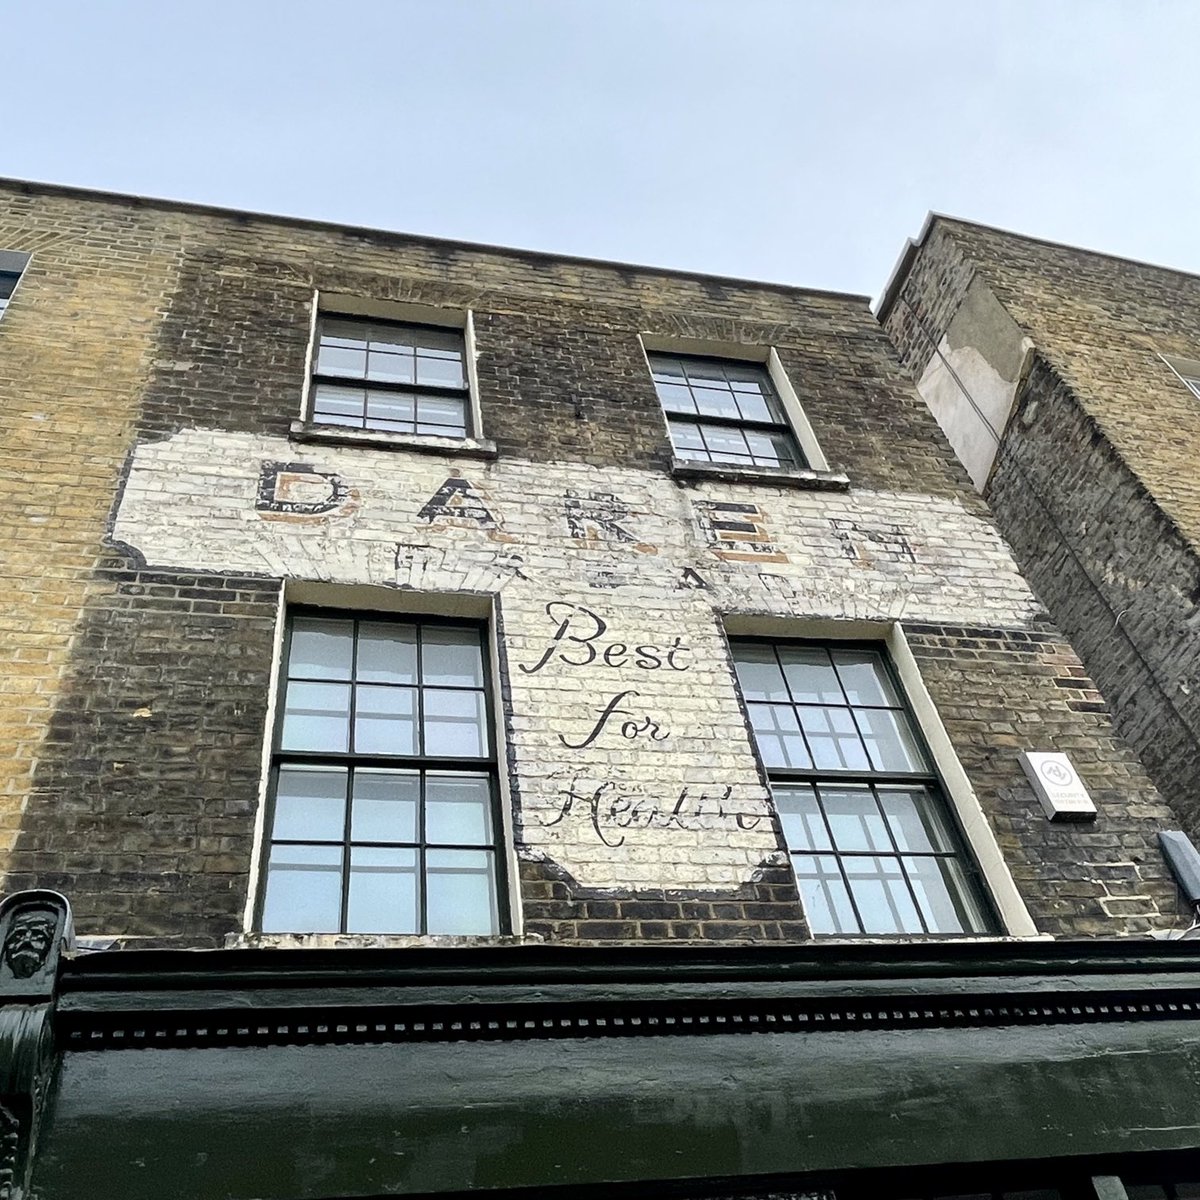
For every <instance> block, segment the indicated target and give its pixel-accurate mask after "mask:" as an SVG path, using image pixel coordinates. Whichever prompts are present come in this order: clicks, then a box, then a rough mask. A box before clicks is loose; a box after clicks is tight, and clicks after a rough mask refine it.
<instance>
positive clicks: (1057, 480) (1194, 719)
mask: <svg viewBox="0 0 1200 1200" xmlns="http://www.w3.org/2000/svg"><path fill="white" fill-rule="evenodd" d="M964 262H965V263H967V264H968V265H969V268H970V269H971V270H973V271H974V272H975V274H976V275H978V277H979V278H980V279H983V280H985V281H986V284H987V286H988V287H990V288H991V289H992V291H993V294H994V295H995V296H996V298H997V299H998V300H999V301H1000V302H1001V303H1002V304H1003V305H1004V306H1005V308H1006V309H1007V311H1008V312H1009V314H1010V315H1011V316H1012V317H1013V318H1014V319H1015V320H1016V321H1017V322H1018V324H1019V326H1020V328H1021V329H1022V330H1023V331H1024V333H1025V334H1026V335H1027V336H1028V338H1029V339H1030V340H1031V341H1032V342H1033V345H1034V346H1035V348H1036V358H1035V360H1034V364H1033V366H1032V369H1031V370H1030V373H1029V376H1028V379H1027V381H1026V382H1025V383H1024V385H1023V388H1022V391H1021V394H1020V396H1019V397H1018V402H1017V408H1016V411H1015V412H1014V414H1013V417H1012V419H1011V420H1010V421H1009V423H1008V425H1007V428H1006V430H1005V433H1004V440H1003V443H1002V446H1001V450H1000V453H999V456H998V458H997V460H996V464H995V467H994V469H993V472H992V475H991V478H990V481H989V483H988V485H987V489H986V492H985V495H986V497H987V499H988V501H989V503H990V505H991V507H992V509H993V511H994V512H995V514H996V519H997V522H998V524H999V526H1000V528H1001V530H1002V532H1003V533H1004V535H1005V537H1006V538H1007V539H1008V541H1009V542H1010V544H1011V545H1012V547H1013V549H1014V551H1015V553H1016V555H1017V559H1018V561H1019V562H1020V564H1021V566H1022V569H1023V571H1024V572H1025V574H1026V576H1027V577H1028V578H1029V580H1030V582H1031V583H1032V584H1033V585H1034V588H1035V589H1036V591H1037V593H1038V595H1039V596H1040V598H1041V599H1042V600H1043V601H1044V602H1045V603H1046V605H1047V606H1048V608H1049V610H1050V612H1051V613H1052V614H1053V615H1054V617H1055V619H1056V621H1057V622H1058V623H1059V624H1060V625H1061V627H1062V628H1063V629H1064V630H1065V632H1066V633H1067V635H1068V636H1069V637H1070V639H1071V642H1072V644H1073V645H1074V646H1075V648H1076V649H1077V650H1078V651H1079V652H1080V654H1081V655H1082V657H1083V660H1084V662H1085V663H1086V664H1087V666H1088V668H1089V670H1090V672H1091V674H1092V675H1093V676H1094V677H1095V679H1096V680H1097V682H1098V684H1099V686H1100V688H1101V690H1102V691H1103V693H1104V695H1105V696H1106V697H1107V698H1108V699H1109V701H1110V702H1111V703H1112V705H1113V709H1114V713H1115V716H1116V719H1117V723H1118V726H1119V728H1120V729H1121V731H1122V733H1123V734H1124V736H1125V737H1126V738H1127V739H1128V740H1129V742H1130V743H1131V744H1132V745H1133V746H1134V747H1135V748H1136V749H1137V751H1138V753H1139V755H1140V757H1141V758H1142V761H1143V762H1144V763H1145V764H1146V766H1147V767H1148V769H1149V770H1150V771H1151V773H1152V775H1153V777H1154V778H1155V780H1156V782H1157V784H1158V786H1159V788H1160V789H1161V791H1162V792H1163V793H1164V794H1165V795H1166V796H1167V798H1168V799H1169V800H1170V801H1171V802H1172V805H1173V806H1174V808H1175V809H1176V811H1177V813H1178V815H1179V819H1180V820H1181V821H1182V822H1184V823H1185V824H1186V826H1187V828H1188V829H1189V830H1190V832H1192V833H1193V834H1196V835H1200V801H1198V800H1197V796H1200V643H1198V642H1197V638H1196V628H1197V622H1198V621H1200V609H1198V607H1197V606H1198V604H1200V560H1198V558H1197V549H1198V547H1200V542H1198V541H1197V535H1198V534H1200V487H1198V486H1197V475H1196V472H1195V469H1194V448H1195V446H1196V445H1198V444H1200V402H1198V401H1197V400H1196V398H1195V397H1194V396H1193V395H1192V394H1191V392H1189V391H1188V389H1187V388H1186V387H1185V386H1184V385H1183V384H1182V383H1181V382H1180V381H1179V379H1178V378H1176V376H1175V375H1174V374H1173V373H1172V372H1171V371H1170V370H1169V368H1168V367H1167V366H1166V364H1165V363H1164V362H1163V361H1162V359H1161V358H1159V356H1158V353H1159V352H1161V353H1164V354H1168V355H1177V356H1181V357H1192V358H1194V357H1196V356H1197V355H1200V280H1197V279H1195V278H1194V277H1191V276H1185V275H1181V274H1179V273H1177V272H1172V271H1166V270H1163V269H1161V268H1155V267H1148V266H1143V265H1141V264H1136V263H1128V262H1123V261H1122V260H1119V259H1111V258H1107V257H1105V256H1103V255H1095V254H1089V253H1086V252H1083V251H1077V250H1073V249H1071V248H1069V247H1063V246H1052V245H1046V244H1044V243H1038V242H1032V241H1030V240H1028V239H1024V238H1019V237H1016V236H1014V235H1009V234H1003V233H1000V232H998V231H994V230H987V229H980V228H977V227H973V226H965V225H962V224H960V223H957V222H939V223H937V224H935V225H934V227H933V229H932V231H931V232H930V235H929V237H928V238H927V240H926V243H925V245H924V246H923V248H922V249H921V250H920V252H919V254H918V256H917V258H916V259H915V260H914V262H913V265H912V269H911V271H910V272H909V274H908V275H907V276H906V277H905V279H904V280H903V283H902V286H901V287H900V289H899V299H898V301H897V302H896V303H895V304H894V305H893V307H892V309H891V311H890V313H889V314H888V315H887V317H886V327H887V330H888V332H889V334H890V335H891V336H892V337H893V339H894V340H895V342H896V344H897V347H898V348H899V349H900V351H901V353H902V356H903V358H904V361H905V364H906V366H908V367H910V369H911V370H912V371H913V372H914V374H915V375H916V377H917V378H922V377H924V378H928V377H929V373H928V372H927V370H926V368H927V365H928V363H929V358H930V354H931V352H932V351H931V346H932V345H933V344H935V343H936V342H937V341H938V340H940V339H945V338H946V334H947V330H949V329H950V328H951V326H952V322H953V318H954V315H955V312H956V307H955V303H956V297H958V298H959V299H961V296H960V295H959V293H958V291H957V290H956V288H955V286H954V285H953V284H952V283H951V282H949V280H950V279H951V277H952V276H953V277H954V278H959V277H961V274H962V272H963V270H964V267H963V264H964ZM943 293H944V295H943ZM947 301H949V302H947ZM913 310H920V311H922V312H924V313H926V314H930V315H929V321H930V323H929V324H927V325H926V326H925V327H924V328H917V327H915V326H914V324H913V321H912V318H911V312H912V311H913ZM959 340H961V339H959ZM979 349H980V350H981V351H982V352H983V354H984V355H985V356H986V355H987V353H988V352H989V349H988V347H986V346H985V347H980V348H979ZM963 402H964V403H965V400H964V401H963Z"/></svg>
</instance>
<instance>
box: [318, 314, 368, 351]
mask: <svg viewBox="0 0 1200 1200" xmlns="http://www.w3.org/2000/svg"><path fill="white" fill-rule="evenodd" d="M326 343H328V344H329V345H331V346H366V344H367V326H366V325H364V324H363V323H362V322H361V321H339V320H337V319H335V318H329V317H326V318H325V319H324V320H322V322H321V344H322V345H325V344H326Z"/></svg>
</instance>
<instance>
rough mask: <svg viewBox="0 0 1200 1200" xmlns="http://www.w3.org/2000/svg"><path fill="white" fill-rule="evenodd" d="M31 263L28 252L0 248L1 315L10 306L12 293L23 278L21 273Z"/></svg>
mask: <svg viewBox="0 0 1200 1200" xmlns="http://www.w3.org/2000/svg"><path fill="white" fill-rule="evenodd" d="M28 263H29V255H28V254H20V253H18V252H17V251H15V250H0V317H2V316H3V315H4V310H5V309H6V308H7V307H8V302H9V300H11V299H12V294H13V292H14V291H16V288H17V284H18V283H19V282H20V280H21V274H22V272H23V271H24V270H25V267H26V266H27V265H28Z"/></svg>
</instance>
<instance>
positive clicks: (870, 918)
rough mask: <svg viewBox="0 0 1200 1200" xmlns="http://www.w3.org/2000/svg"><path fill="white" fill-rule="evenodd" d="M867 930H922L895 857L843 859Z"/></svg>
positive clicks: (851, 857) (899, 931)
mask: <svg viewBox="0 0 1200 1200" xmlns="http://www.w3.org/2000/svg"><path fill="white" fill-rule="evenodd" d="M842 866H843V868H844V869H845V871H846V877H847V879H848V880H849V881H850V890H851V892H852V893H853V895H854V903H855V905H856V906H857V907H858V913H859V916H860V917H861V918H862V923H863V932H864V933H922V932H924V930H923V927H922V925H921V918H920V917H919V916H917V910H916V907H915V906H914V905H913V901H912V896H911V895H910V894H909V891H908V885H907V884H906V883H905V881H904V876H903V874H902V873H901V870H900V864H899V862H898V861H897V860H896V859H894V858H871V857H859V856H858V855H848V856H847V857H845V858H843V859H842Z"/></svg>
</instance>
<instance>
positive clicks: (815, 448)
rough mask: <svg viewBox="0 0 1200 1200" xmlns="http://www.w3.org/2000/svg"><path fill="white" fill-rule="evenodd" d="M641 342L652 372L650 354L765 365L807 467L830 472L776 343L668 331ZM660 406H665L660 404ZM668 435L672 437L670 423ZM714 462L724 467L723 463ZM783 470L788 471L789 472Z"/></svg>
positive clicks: (647, 336)
mask: <svg viewBox="0 0 1200 1200" xmlns="http://www.w3.org/2000/svg"><path fill="white" fill-rule="evenodd" d="M639 341H640V343H641V347H642V357H643V358H644V360H645V363H646V371H647V372H648V373H652V372H651V368H650V355H651V354H680V355H691V356H694V357H697V358H725V359H729V360H731V361H733V362H744V363H754V364H756V365H758V366H764V367H766V369H767V376H768V377H769V378H770V380H771V384H772V385H773V386H774V388H775V392H776V394H777V395H778V397H779V402H780V403H781V404H782V405H783V412H784V416H785V417H786V418H787V423H788V426H789V427H790V429H791V433H792V436H793V437H794V438H795V439H796V444H797V445H798V446H799V447H800V452H801V453H802V454H803V455H804V458H805V460H806V461H807V463H808V466H807V470H810V471H818V472H827V471H828V470H829V461H828V460H827V459H826V457H825V455H824V453H823V452H822V450H821V446H820V443H819V442H818V441H817V435H816V433H815V432H814V431H813V427H812V424H811V423H810V422H809V419H808V417H807V416H806V415H805V413H804V407H803V405H801V403H800V398H799V397H798V396H797V395H796V389H795V388H793V387H792V384H791V381H790V380H789V379H788V376H787V372H786V371H785V370H784V369H783V363H782V361H781V360H780V358H779V352H778V351H777V350H776V349H775V347H774V346H762V345H748V344H747V343H745V342H721V341H713V340H709V339H703V338H683V337H673V336H671V335H668V334H658V333H642V334H640V335H639ZM659 408H660V409H662V405H661V404H660V405H659ZM663 420H664V422H665V421H666V413H665V411H664V412H663ZM667 436H668V437H670V428H669V425H668V429H667ZM689 465H699V466H704V465H705V464H703V463H697V464H691V463H690V460H689ZM712 465H716V466H721V465H722V464H712ZM728 465H729V466H730V468H731V469H733V470H737V469H738V468H737V466H736V465H735V464H728ZM747 469H753V470H756V471H762V472H763V474H764V475H769V474H771V470H770V468H765V467H760V468H747ZM781 473H782V474H786V472H781Z"/></svg>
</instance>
